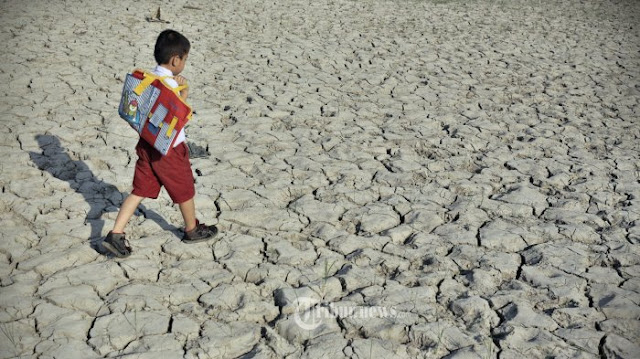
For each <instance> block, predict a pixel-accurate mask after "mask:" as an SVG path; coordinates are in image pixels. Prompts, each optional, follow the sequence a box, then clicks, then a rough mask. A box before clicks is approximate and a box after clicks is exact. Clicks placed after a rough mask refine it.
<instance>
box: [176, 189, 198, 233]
mask: <svg viewBox="0 0 640 359" xmlns="http://www.w3.org/2000/svg"><path fill="white" fill-rule="evenodd" d="M178 207H180V212H182V218H184V228H185V231H187V232H188V231H191V230H193V229H194V228H196V203H195V200H194V198H193V197H192V198H191V199H190V200H188V201H185V202H182V203H179V204H178Z"/></svg>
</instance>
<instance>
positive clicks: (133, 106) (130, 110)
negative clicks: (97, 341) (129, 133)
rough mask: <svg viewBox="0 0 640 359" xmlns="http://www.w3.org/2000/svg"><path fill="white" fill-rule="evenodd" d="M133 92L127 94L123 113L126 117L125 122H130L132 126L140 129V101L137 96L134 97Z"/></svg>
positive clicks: (123, 104)
mask: <svg viewBox="0 0 640 359" xmlns="http://www.w3.org/2000/svg"><path fill="white" fill-rule="evenodd" d="M132 95H133V93H132V92H127V93H125V98H124V100H123V101H122V106H123V107H124V108H123V109H122V111H121V113H123V114H124V116H125V117H126V118H125V120H126V121H127V122H129V124H130V125H131V126H133V127H134V128H135V129H138V128H139V126H140V113H139V112H138V100H137V99H136V98H135V96H132Z"/></svg>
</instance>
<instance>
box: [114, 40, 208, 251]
mask: <svg viewBox="0 0 640 359" xmlns="http://www.w3.org/2000/svg"><path fill="white" fill-rule="evenodd" d="M190 48H191V44H190V43H189V40H187V38H186V37H184V36H183V35H182V34H180V33H178V32H177V31H174V30H165V31H163V32H161V33H160V35H159V36H158V39H157V41H156V46H155V49H154V53H153V55H154V57H155V60H156V62H157V63H158V66H156V68H155V69H154V70H153V73H154V74H155V75H158V76H175V77H174V78H173V79H171V78H168V79H166V80H165V82H166V83H167V84H169V85H171V86H172V87H174V88H175V87H178V86H179V85H186V83H187V81H186V79H185V78H184V77H182V76H180V73H181V72H182V70H184V66H185V64H186V62H187V57H188V56H189V49H190ZM188 95H189V89H188V87H187V88H185V89H183V90H182V91H181V92H180V97H181V98H182V99H183V100H185V101H186V99H187V96H188ZM185 140H186V138H185V134H184V129H182V131H181V132H180V133H179V134H178V137H177V138H176V142H175V144H174V147H173V148H172V149H171V150H169V152H168V153H167V154H166V155H165V156H163V155H162V154H160V152H158V151H157V150H156V149H154V148H153V146H152V145H150V144H149V143H147V142H146V141H145V140H143V139H142V138H141V139H140V140H139V141H138V145H137V146H136V153H137V154H138V161H137V162H136V168H135V174H134V177H133V191H131V194H130V195H129V196H128V197H127V198H126V199H125V200H124V202H123V203H122V207H121V208H120V211H119V212H118V216H117V217H116V222H115V224H114V226H113V230H111V231H110V232H109V234H108V235H107V237H106V238H105V240H104V242H103V243H102V245H103V247H104V248H105V249H107V250H108V251H109V252H111V253H113V254H114V255H116V256H118V257H128V256H129V255H130V254H131V246H130V245H129V242H128V241H127V239H126V238H125V233H124V228H125V226H126V224H127V222H129V219H131V216H133V213H134V212H135V210H136V208H138V205H139V204H140V202H141V201H142V199H143V198H158V194H159V193H160V188H161V187H162V186H164V187H165V189H166V190H167V192H168V193H169V196H170V197H171V200H172V201H173V202H174V203H177V204H178V206H179V207H180V212H181V213H182V217H183V218H184V224H185V229H184V236H183V237H182V241H183V242H185V243H195V242H201V241H204V240H207V239H211V238H213V237H215V236H216V235H217V233H218V230H217V228H216V227H215V226H207V225H205V224H203V223H200V222H199V221H198V220H197V219H196V209H195V202H194V196H195V187H194V181H193V173H192V171H191V163H190V162H189V150H188V148H187V145H186V143H185Z"/></svg>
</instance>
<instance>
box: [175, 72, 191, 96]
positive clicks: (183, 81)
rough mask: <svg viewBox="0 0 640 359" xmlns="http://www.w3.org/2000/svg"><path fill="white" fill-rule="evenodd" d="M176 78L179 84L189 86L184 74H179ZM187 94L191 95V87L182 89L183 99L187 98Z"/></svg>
mask: <svg viewBox="0 0 640 359" xmlns="http://www.w3.org/2000/svg"><path fill="white" fill-rule="evenodd" d="M174 80H176V82H177V83H178V86H183V85H186V86H189V85H188V84H187V79H186V78H185V77H184V76H181V75H178V76H176V77H174ZM187 96H189V87H186V88H184V89H182V91H180V97H182V99H183V100H185V101H186V100H187Z"/></svg>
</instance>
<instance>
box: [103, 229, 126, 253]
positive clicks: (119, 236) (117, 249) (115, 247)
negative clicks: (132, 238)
mask: <svg viewBox="0 0 640 359" xmlns="http://www.w3.org/2000/svg"><path fill="white" fill-rule="evenodd" d="M102 247H104V248H105V249H106V250H108V251H109V252H111V253H112V254H113V255H114V256H116V257H119V258H126V257H128V256H130V255H131V246H130V245H129V241H127V238H125V234H124V233H113V232H109V234H107V237H106V238H105V239H104V241H102Z"/></svg>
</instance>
